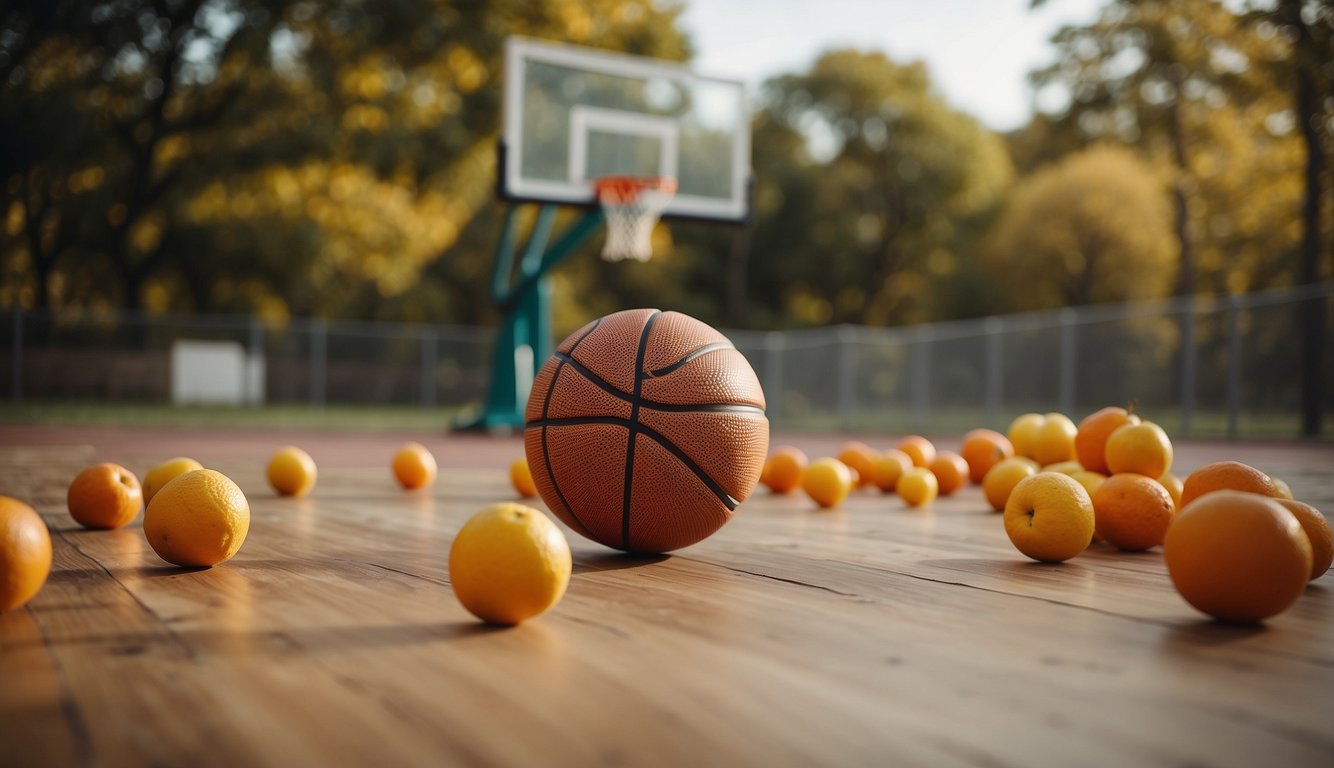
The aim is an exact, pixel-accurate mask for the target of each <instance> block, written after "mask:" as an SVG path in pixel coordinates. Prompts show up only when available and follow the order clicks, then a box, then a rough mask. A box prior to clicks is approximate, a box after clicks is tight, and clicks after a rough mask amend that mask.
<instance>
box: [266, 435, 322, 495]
mask: <svg viewBox="0 0 1334 768" xmlns="http://www.w3.org/2000/svg"><path fill="white" fill-rule="evenodd" d="M316 474H317V472H316V469H315V460H314V459H312V458H310V454H308V453H306V452H305V451H303V450H301V449H300V448H297V447H296V446H294V445H288V446H285V447H283V448H282V449H281V450H279V451H278V452H277V453H275V454H274V455H273V458H272V459H269V471H268V475H269V485H271V486H273V490H275V491H277V492H278V493H279V494H281V495H283V496H305V495H306V494H308V493H310V491H311V489H312V488H314V487H315V475H316Z"/></svg>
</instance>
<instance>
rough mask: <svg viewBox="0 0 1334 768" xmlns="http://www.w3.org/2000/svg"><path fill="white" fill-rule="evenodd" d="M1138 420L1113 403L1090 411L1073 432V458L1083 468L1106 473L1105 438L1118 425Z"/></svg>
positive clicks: (1134, 422) (1136, 422) (1133, 422)
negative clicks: (1076, 430) (1077, 429)
mask: <svg viewBox="0 0 1334 768" xmlns="http://www.w3.org/2000/svg"><path fill="white" fill-rule="evenodd" d="M1139 421H1140V419H1139V417H1138V416H1136V415H1135V414H1133V413H1130V412H1129V411H1127V410H1126V409H1125V408H1118V407H1116V406H1114V405H1112V406H1108V407H1106V408H1103V409H1102V410H1099V411H1094V412H1093V413H1090V414H1089V415H1087V416H1085V417H1084V420H1083V421H1081V422H1079V431H1078V432H1076V433H1075V458H1076V459H1078V460H1079V463H1080V464H1081V465H1082V466H1083V467H1084V469H1088V470H1092V471H1094V472H1101V473H1103V474H1107V438H1108V437H1110V436H1111V434H1112V433H1113V432H1115V431H1116V429H1117V428H1118V427H1121V426H1123V425H1125V424H1138V423H1139Z"/></svg>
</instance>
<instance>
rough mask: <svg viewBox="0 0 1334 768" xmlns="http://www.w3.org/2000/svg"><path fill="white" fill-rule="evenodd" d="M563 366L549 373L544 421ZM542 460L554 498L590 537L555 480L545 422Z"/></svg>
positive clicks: (584, 336) (563, 363)
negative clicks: (554, 494)
mask: <svg viewBox="0 0 1334 768" xmlns="http://www.w3.org/2000/svg"><path fill="white" fill-rule="evenodd" d="M599 325H602V318H598V319H597V320H595V321H593V327H592V328H589V329H588V332H587V333H585V334H584V335H583V336H580V337H579V338H578V339H575V341H574V343H573V344H571V345H570V351H571V352H573V351H574V349H575V347H577V346H579V344H580V343H581V342H583V340H584V339H586V338H588V336H589V334H591V333H592V332H593V331H596V330H597V329H598V326H599ZM564 367H565V362H564V361H561V362H559V363H557V364H556V370H555V372H554V373H552V374H551V383H550V384H548V385H547V396H546V397H545V398H544V399H543V400H542V420H543V421H544V422H545V421H546V419H547V409H548V408H550V407H551V395H552V393H553V392H555V391H556V380H557V379H559V378H560V372H561V369H562V368H564ZM542 460H543V461H544V462H545V463H546V465H547V477H549V478H551V488H552V490H554V491H555V492H556V499H557V500H558V501H560V503H561V506H563V507H565V511H566V512H568V513H570V519H571V520H573V521H574V522H575V524H576V525H578V526H579V528H581V529H582V530H583V532H584V535H586V536H588V537H590V538H591V537H592V536H593V532H592V531H590V530H588V526H586V525H584V521H583V520H580V519H579V515H577V514H575V511H574V507H572V506H570V502H568V501H566V500H565V494H564V493H563V492H562V491H561V489H560V482H559V481H558V480H556V470H555V469H553V468H552V466H551V452H550V451H548V450H547V427H546V424H543V425H542Z"/></svg>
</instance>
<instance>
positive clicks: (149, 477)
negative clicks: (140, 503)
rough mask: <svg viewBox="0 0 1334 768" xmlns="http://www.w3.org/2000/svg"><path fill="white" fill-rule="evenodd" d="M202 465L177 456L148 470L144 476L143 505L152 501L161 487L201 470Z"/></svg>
mask: <svg viewBox="0 0 1334 768" xmlns="http://www.w3.org/2000/svg"><path fill="white" fill-rule="evenodd" d="M203 468H204V465H203V464H200V463H199V462H197V461H195V460H194V459H191V458H188V457H186V456H178V457H176V458H174V459H168V460H167V461H164V462H162V463H161V464H159V465H157V466H156V467H153V468H152V469H150V470H148V474H146V475H144V503H145V504H147V503H148V502H150V501H152V500H153V497H154V496H156V495H157V492H158V491H160V490H162V486H164V485H166V484H167V483H169V482H171V481H172V480H175V479H176V478H177V477H180V476H181V475H183V474H185V473H186V472H193V471H195V470H196V469H203Z"/></svg>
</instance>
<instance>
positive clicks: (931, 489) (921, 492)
mask: <svg viewBox="0 0 1334 768" xmlns="http://www.w3.org/2000/svg"><path fill="white" fill-rule="evenodd" d="M897 490H898V492H899V498H900V499H903V501H904V503H905V504H907V505H908V506H910V507H920V506H922V505H923V504H930V503H931V502H932V501H934V500H935V498H936V495H937V494H938V493H939V491H940V485H939V483H938V482H937V481H936V476H935V475H934V474H932V472H931V470H929V469H926V468H925V467H913V468H912V469H910V470H908V471H907V472H906V473H904V475H903V477H900V478H899V484H898V488H897Z"/></svg>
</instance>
